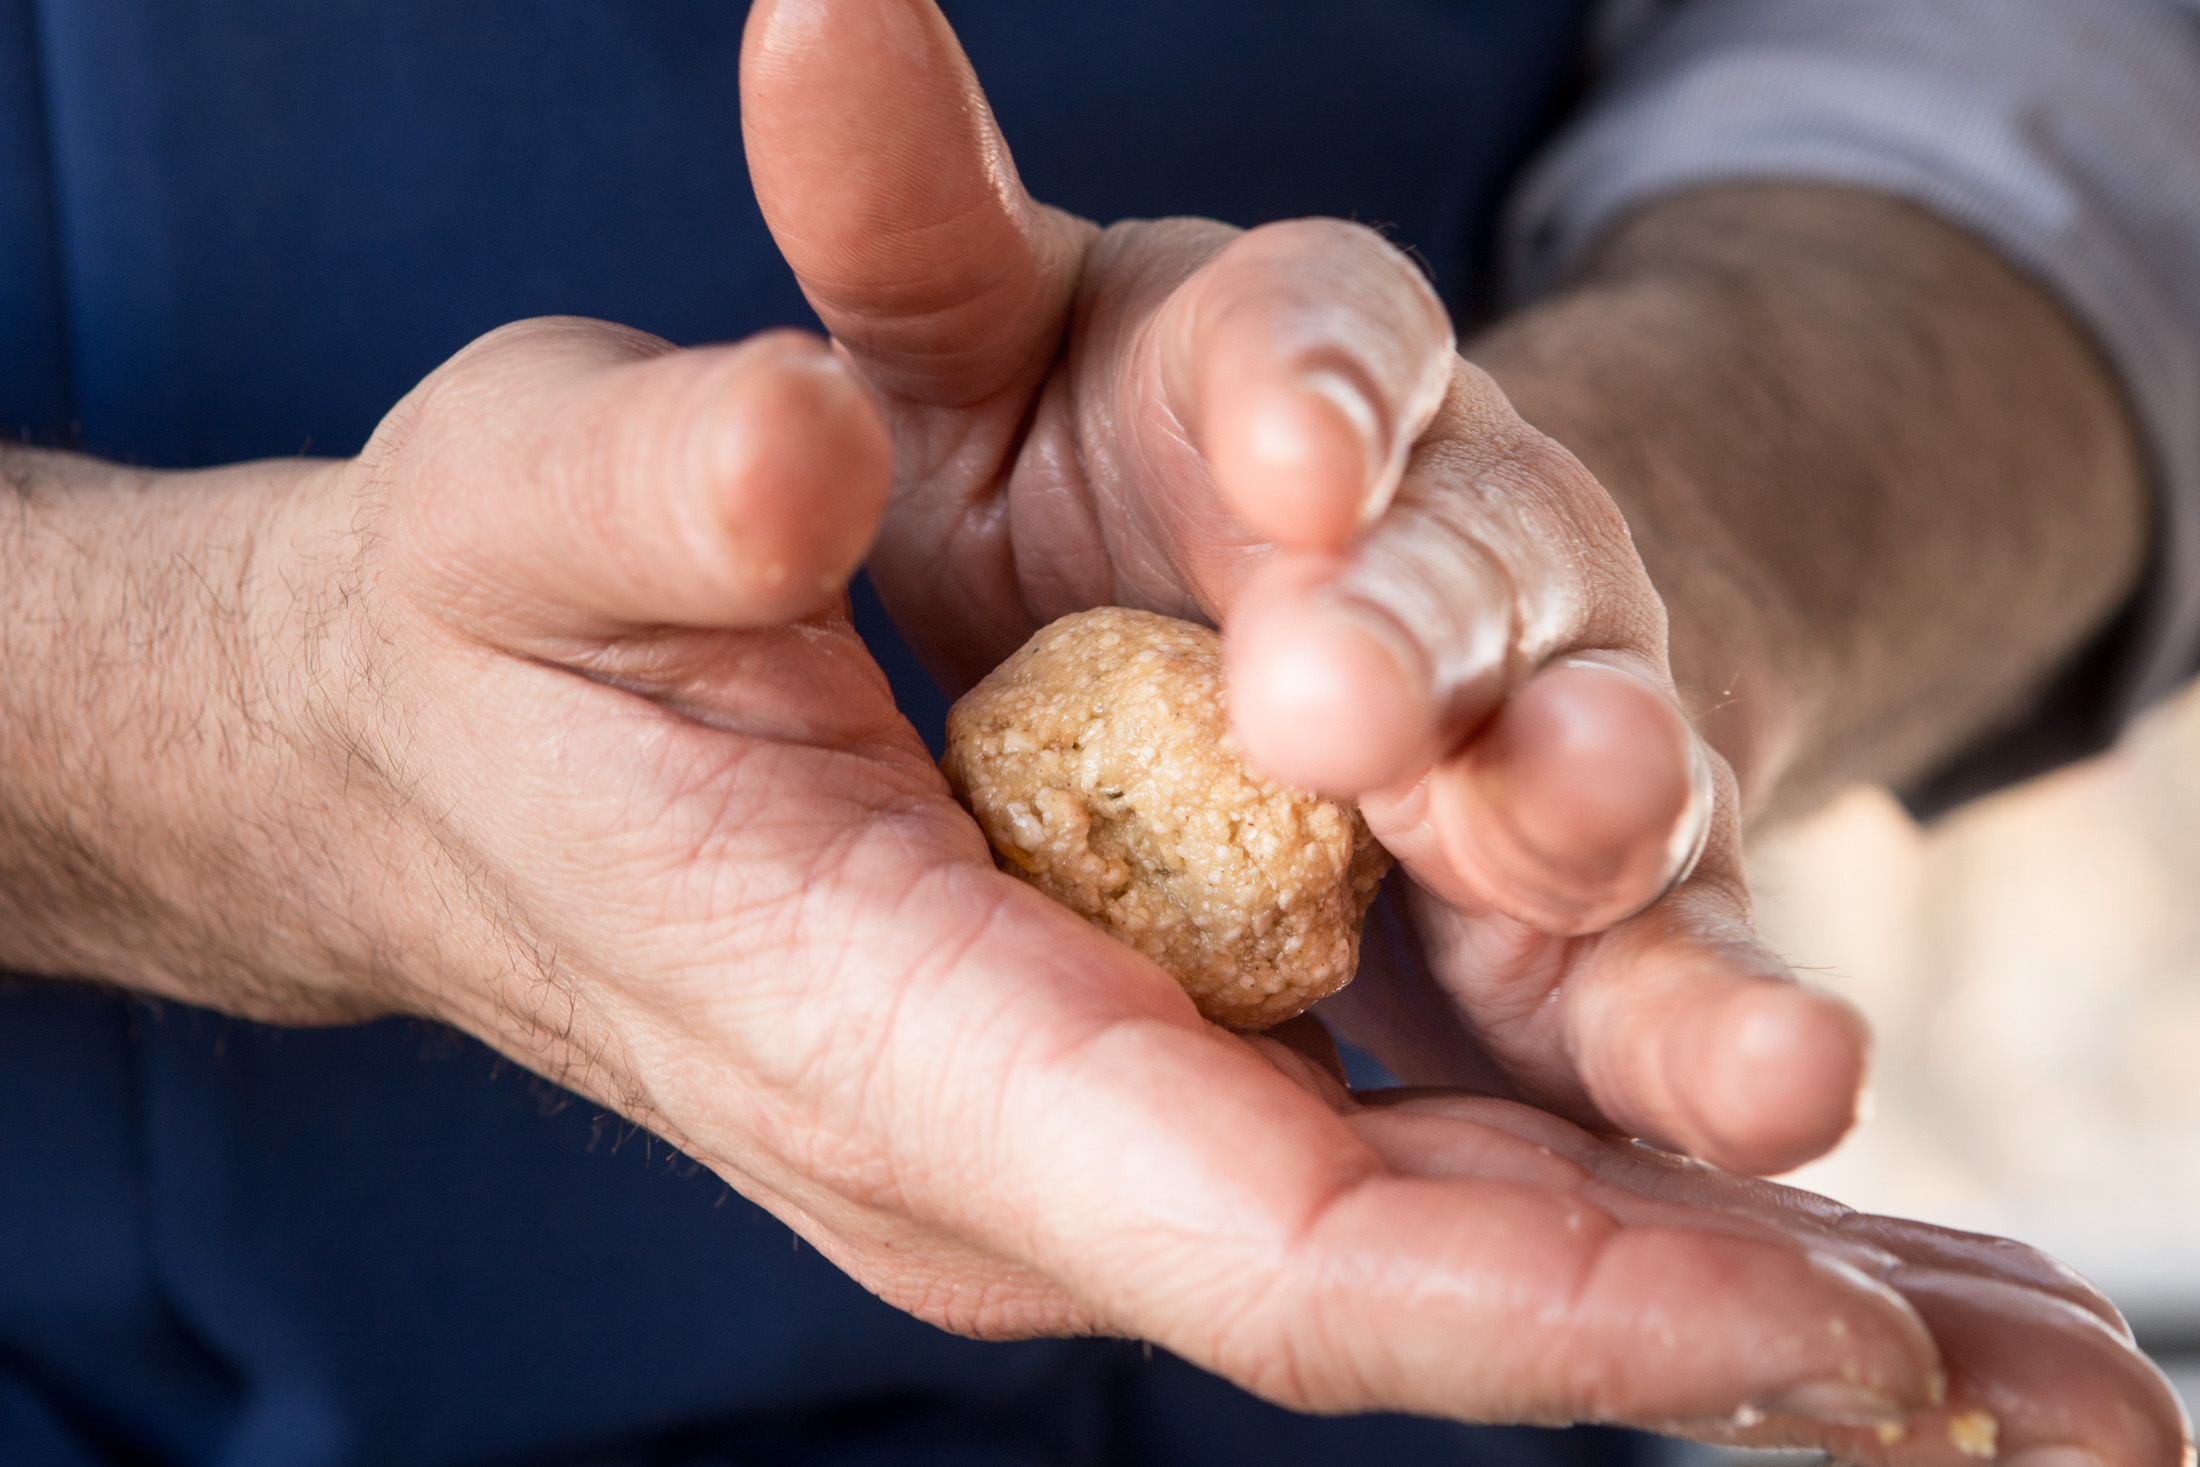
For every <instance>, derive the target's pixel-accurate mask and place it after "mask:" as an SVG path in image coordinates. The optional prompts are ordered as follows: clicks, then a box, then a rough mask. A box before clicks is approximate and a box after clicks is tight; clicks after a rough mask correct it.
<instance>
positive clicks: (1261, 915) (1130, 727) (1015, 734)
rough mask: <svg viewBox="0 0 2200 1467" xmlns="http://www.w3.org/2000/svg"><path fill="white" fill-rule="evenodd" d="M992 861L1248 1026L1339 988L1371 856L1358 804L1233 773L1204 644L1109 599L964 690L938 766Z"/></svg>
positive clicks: (1209, 637) (1211, 1010)
mask: <svg viewBox="0 0 2200 1467" xmlns="http://www.w3.org/2000/svg"><path fill="white" fill-rule="evenodd" d="M941 766H942V768H944V769H945V770H946V773H947V778H948V782H949V783H950V784H952V785H953V786H954V788H955V793H956V795H957V796H958V797H959V798H960V799H961V800H962V801H963V803H964V804H966V805H968V806H969V807H970V810H971V813H972V814H974V815H976V816H977V819H978V824H979V825H980V826H981V827H983V828H984V830H985V833H986V838H987V839H988V840H990V841H991V842H992V844H993V850H994V853H995V856H996V859H997V860H998V862H999V864H1000V866H1001V868H1002V869H1003V870H1005V871H1008V872H1010V873H1012V874H1013V875H1016V876H1020V877H1022V878H1023V879H1024V880H1025V881H1028V882H1030V883H1031V884H1032V885H1033V886H1036V887H1038V888H1039V889H1040V890H1041V891H1043V892H1045V893H1047V895H1049V896H1051V897H1053V898H1054V899H1055V900H1057V901H1059V902H1061V903H1063V904H1064V905H1066V906H1068V907H1070V908H1071V909H1072V910H1074V911H1076V912H1079V913H1081V914H1083V915H1084V916H1085V917H1086V918H1087V919H1088V920H1090V921H1091V922H1092V923H1093V924H1094V925H1095V926H1097V927H1099V928H1100V929H1101V930H1103V931H1105V932H1108V933H1111V934H1113V935H1114V936H1116V937H1118V938H1121V939H1122V940H1123V941H1124V942H1127V943H1129V944H1130V945H1131V946H1132V947H1135V948H1137V949H1138V950H1139V951H1140V952H1142V953H1144V954H1146V955H1147V956H1148V957H1150V958H1152V959H1153V960H1154V961H1155V962H1157V963H1159V964H1160V965H1161V966H1162V967H1164V968H1166V969H1168V971H1169V972H1170V973H1172V974H1174V975H1175V976H1176V979H1177V981H1178V982H1180V983H1182V984H1183V985H1184V988H1185V991H1186V992H1188V993H1190V994H1191V996H1192V1000H1193V1002H1195V1003H1197V1004H1198V1005H1199V1011H1200V1012H1201V1013H1202V1014H1205V1015H1206V1016H1207V1017H1208V1018H1210V1019H1212V1020H1214V1021H1215V1022H1216V1023H1219V1024H1227V1025H1229V1026H1231V1027H1232V1028H1237V1029H1259V1028H1264V1027H1266V1026H1268V1025H1270V1024H1274V1023H1278V1022H1280V1021H1282V1020H1284V1019H1288V1018H1290V1017H1291V1016H1292V1015H1293V1014H1296V1013H1299V1012H1301V1011H1302V1010H1304V1009H1305V1008H1306V1007H1307V1006H1308V1005H1309V1004H1311V1003H1313V1002H1314V1001H1315V1000H1316V999H1319V998H1322V997H1324V996H1325V995H1327V994H1330V993H1334V992H1335V991H1336V990H1338V989H1339V988H1342V987H1343V986H1344V985H1345V984H1346V983H1348V982H1350V981H1351V979H1352V974H1353V970H1354V969H1355V968H1356V967H1357V966H1358V964H1359V950H1360V924H1361V921H1362V920H1363V919H1364V918H1365V917H1366V915H1367V908H1368V904H1369V903H1370V902H1372V901H1373V900H1374V898H1375V887H1376V884H1377V883H1378V882H1380V881H1381V880H1382V876H1383V873H1384V872H1385V871H1387V870H1388V869H1389V868H1390V855H1389V853H1388V852H1386V851H1385V850H1384V849H1383V848H1382V847H1381V846H1379V845H1377V844H1376V843H1375V838H1374V837H1373V836H1372V835H1370V834H1369V833H1368V829H1367V824H1366V822H1365V821H1363V820H1361V818H1360V814H1359V811H1358V810H1356V809H1354V808H1353V807H1352V806H1351V805H1349V804H1346V803H1344V802H1341V801H1337V800H1327V799H1323V798H1321V797H1320V796H1318V795H1310V794H1306V793H1303V792H1301V791H1298V790H1292V789H1286V788H1285V787H1283V786H1281V785H1278V784H1276V783H1275V782H1274V781H1273V780H1269V779H1265V778H1263V777H1261V776H1260V775H1258V774H1255V773H1254V772H1253V771H1252V770H1250V769H1248V768H1246V766H1245V764H1244V761H1243V760H1241V759H1240V758H1239V757H1238V752H1237V740H1236V739H1234V738H1233V737H1231V734H1230V727H1229V715H1228V713H1227V711H1226V709H1225V707H1224V704H1223V685H1222V649H1221V642H1220V639H1219V638H1218V637H1217V636H1216V635H1215V634H1214V633H1213V632H1211V631H1209V630H1208V629H1207V628H1205V627H1201V626H1194V625H1192V624H1191V623H1190V622H1182V621H1177V620H1175V619H1173V618H1171V617H1166V616H1156V615H1154V614H1153V613H1151V612H1145V611H1130V610H1126V609H1124V608H1122V607H1112V606H1111V607H1102V608H1100V609H1099V610H1096V611H1085V612H1079V613H1078V614H1076V615H1074V616H1066V617H1064V618H1062V619H1061V620H1060V621H1058V622H1055V623H1053V624H1052V625H1051V626H1047V627H1044V628H1042V629H1041V630H1040V631H1039V632H1038V633H1037V634H1036V635H1034V636H1033V637H1032V639H1031V640H1030V641H1029V642H1026V643H1025V644H1024V646H1023V648H1022V649H1021V650H1020V651H1018V652H1017V653H1016V655H1015V656H1013V657H1011V658H1009V659H1008V661H1006V662H1004V663H1002V664H1001V665H1000V666H999V667H998V668H996V669H995V670H994V671H993V673H992V675H991V676H989V677H988V678H986V680H985V681H984V682H982V683H980V684H978V686H976V687H975V688H972V689H971V690H970V691H969V692H968V693H967V694H965V695H964V697H963V699H962V701H960V702H959V703H957V704H956V705H955V707H954V711H953V712H951V713H950V714H949V715H948V719H947V756H946V758H945V759H943V760H942V761H941Z"/></svg>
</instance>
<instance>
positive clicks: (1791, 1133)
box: [1668, 978, 1871, 1176]
mask: <svg viewBox="0 0 2200 1467" xmlns="http://www.w3.org/2000/svg"><path fill="white" fill-rule="evenodd" d="M1870 1048H1871V1032H1870V1029H1869V1027H1868V1026H1867V1025H1866V1024H1865V1022H1864V1019H1863V1016H1862V1015H1861V1014H1859V1013H1858V1012H1857V1011H1856V1009H1855V1008H1853V1007H1852V1006H1850V1005H1849V1004H1848V1003H1846V1002H1844V1001H1843V1000H1841V999H1840V998H1837V997H1835V996H1834V995H1833V994H1830V993H1825V992H1822V991H1819V990H1816V989H1810V988H1805V987H1803V986H1801V985H1800V984H1797V983H1793V982H1790V981H1787V980H1785V979H1777V978H1760V979H1755V980H1751V981H1748V982H1743V983H1738V984H1735V985H1734V986H1732V987H1730V988H1728V989H1727V990H1726V991H1725V992H1724V993H1721V994H1719V995H1718V996H1717V997H1716V998H1715V999H1713V1000H1712V1001H1711V1002H1708V1003H1705V1004H1703V1005H1701V1006H1700V1007H1699V1010H1698V1012H1697V1014H1696V1016H1695V1018H1694V1022H1692V1023H1690V1024H1687V1025H1684V1026H1681V1028H1680V1029H1679V1030H1678V1031H1677V1033H1676V1035H1675V1042H1674V1045H1673V1048H1672V1050H1671V1052H1670V1059H1669V1061H1668V1063H1669V1064H1670V1065H1671V1066H1672V1069H1673V1072H1674V1075H1675V1077H1676V1079H1678V1078H1681V1077H1686V1080H1687V1083H1686V1084H1685V1086H1684V1085H1678V1084H1677V1085H1675V1087H1674V1090H1675V1093H1676V1094H1677V1095H1679V1096H1680V1097H1681V1100H1682V1107H1683V1112H1684V1118H1683V1127H1684V1132H1685V1133H1684V1134H1682V1135H1679V1136H1676V1137H1674V1138H1673V1139H1674V1140H1675V1141H1676V1142H1677V1143H1679V1144H1680V1145H1682V1146H1683V1148H1684V1149H1686V1150H1687V1151H1689V1152H1690V1153H1691V1154H1693V1155H1696V1156H1699V1157H1701V1158H1703V1159H1704V1160H1706V1161H1709V1162H1712V1163H1713V1164H1715V1165H1717V1166H1721V1167H1724V1168H1726V1169H1727V1170H1729V1171H1734V1172H1745V1173H1750V1174H1754V1175H1758V1176H1766V1175H1771V1174H1774V1173H1777V1172H1784V1171H1790V1170H1792V1169H1794V1168H1795V1167H1798V1166H1801V1165H1802V1164H1803V1163H1804V1162H1807V1161H1810V1160H1813V1159H1815V1158H1817V1157H1819V1156H1823V1155H1824V1154H1825V1153H1826V1152H1828V1151H1831V1150H1832V1149H1833V1148H1834V1146H1835V1145H1836V1144H1838V1143H1839V1142H1840V1140H1841V1138H1842V1137H1843V1136H1846V1135H1847V1134H1848V1133H1849V1131H1850V1129H1851V1128H1852V1127H1853V1126H1854V1125H1855V1124H1856V1117H1857V1107H1858V1104H1859V1101H1860V1098H1861V1096H1862V1093H1863V1086H1864V1074H1865V1068H1866V1064H1867V1062H1868V1058H1869V1054H1870Z"/></svg>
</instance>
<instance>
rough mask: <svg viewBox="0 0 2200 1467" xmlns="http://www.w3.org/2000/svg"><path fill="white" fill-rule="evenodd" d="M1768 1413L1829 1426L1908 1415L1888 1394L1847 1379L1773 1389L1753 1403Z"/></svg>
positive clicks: (1871, 1423) (1887, 1421)
mask: <svg viewBox="0 0 2200 1467" xmlns="http://www.w3.org/2000/svg"><path fill="white" fill-rule="evenodd" d="M1750 1409H1751V1410H1754V1411H1758V1412H1761V1413H1763V1414H1764V1415H1766V1416H1795V1417H1800V1418H1801V1419H1802V1420H1805V1421H1816V1422H1820V1423H1822V1424H1824V1425H1826V1426H1882V1425H1890V1424H1898V1423H1900V1422H1901V1421H1902V1420H1903V1419H1904V1417H1905V1416H1906V1415H1907V1414H1908V1413H1907V1412H1905V1411H1904V1410H1903V1409H1902V1408H1901V1407H1900V1406H1898V1405H1896V1404H1895V1403H1894V1402H1893V1401H1892V1400H1890V1399H1889V1398H1888V1397H1886V1396H1883V1395H1881V1394H1880V1393H1879V1392H1877V1391H1875V1390H1872V1389H1870V1388H1869V1387H1866V1386H1860V1385H1857V1384H1856V1383H1855V1382H1853V1381H1846V1380H1807V1381H1804V1382H1803V1383H1802V1384H1800V1385H1792V1386H1788V1387H1787V1388H1786V1389H1784V1390H1778V1391H1774V1392H1773V1393H1772V1394H1771V1395H1769V1396H1765V1397H1763V1398H1761V1399H1759V1400H1757V1401H1755V1402H1753V1403H1751V1406H1750Z"/></svg>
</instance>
